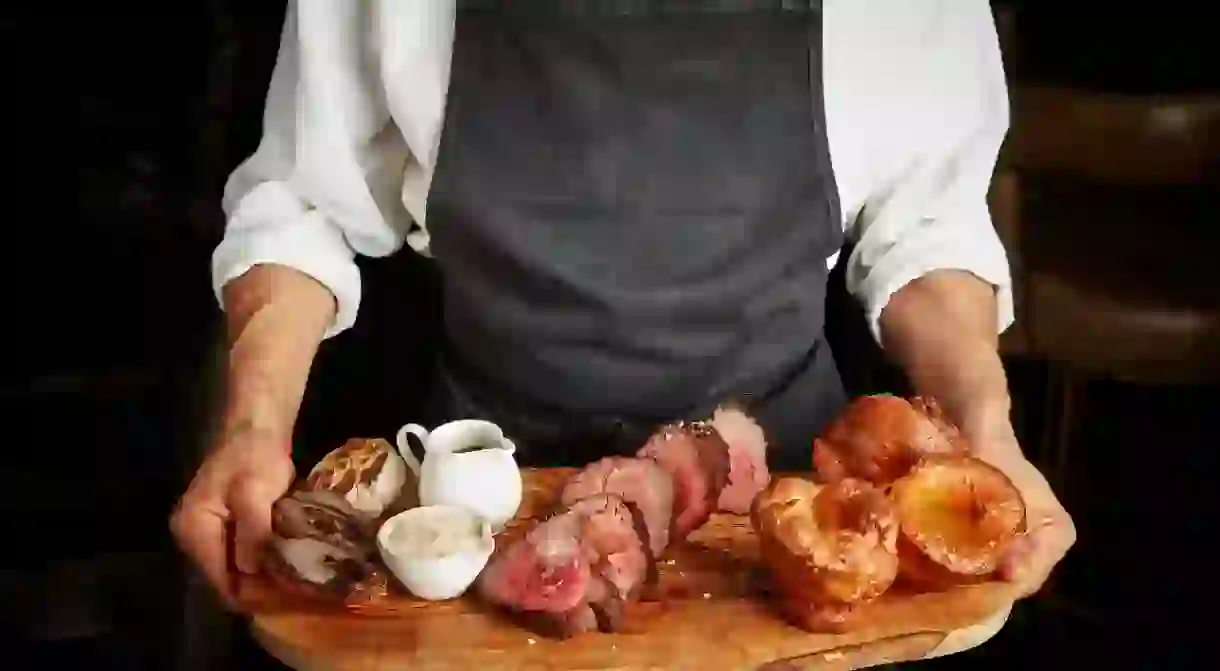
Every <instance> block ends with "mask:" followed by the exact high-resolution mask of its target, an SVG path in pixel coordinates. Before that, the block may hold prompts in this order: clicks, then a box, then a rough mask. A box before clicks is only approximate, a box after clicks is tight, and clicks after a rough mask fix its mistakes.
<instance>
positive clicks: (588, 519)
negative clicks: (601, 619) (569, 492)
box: [568, 494, 656, 604]
mask: <svg viewBox="0 0 1220 671" xmlns="http://www.w3.org/2000/svg"><path fill="white" fill-rule="evenodd" d="M568 510H569V511H570V512H571V513H575V514H577V515H580V516H581V517H582V519H583V521H584V524H583V534H582V538H583V541H584V546H585V552H586V554H585V556H586V557H587V558H588V560H589V565H590V567H591V568H592V570H593V572H594V574H595V575H598V576H600V577H601V578H604V579H605V580H606V581H607V583H608V587H609V588H611V592H612V593H611V594H610V595H609V596H611V597H614V598H618V599H622V600H626V599H631V598H634V597H636V596H637V595H638V594H639V590H640V589H641V588H643V587H644V586H645V585H646V584H648V583H649V582H653V581H655V579H656V559H655V558H654V557H653V554H652V549H651V548H650V546H649V544H648V530H647V527H646V525H645V523H644V519H643V515H642V514H641V513H640V512H639V510H638V509H637V508H635V507H634V506H632V505H631V504H630V503H628V502H627V501H625V500H623V498H622V497H620V496H617V495H615V494H597V495H594V496H590V497H587V498H584V499H581V500H579V501H577V502H575V503H573V504H572V505H571V506H570V507H569V508H568ZM597 587H599V586H597V585H595V586H594V588H595V589H596V588H597ZM588 596H589V598H588V601H589V603H590V604H597V603H600V602H601V601H603V599H601V598H597V597H599V596H600V595H598V594H594V593H592V592H590V594H589V595H588Z"/></svg>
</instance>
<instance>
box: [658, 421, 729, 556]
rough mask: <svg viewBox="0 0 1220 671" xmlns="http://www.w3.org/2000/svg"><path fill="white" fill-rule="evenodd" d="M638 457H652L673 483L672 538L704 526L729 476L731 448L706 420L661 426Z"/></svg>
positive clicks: (674, 539) (682, 536)
mask: <svg viewBox="0 0 1220 671" xmlns="http://www.w3.org/2000/svg"><path fill="white" fill-rule="evenodd" d="M637 456H640V457H647V458H649V459H653V460H654V461H656V462H657V464H659V465H660V466H661V467H662V468H664V469H665V470H666V471H668V472H669V475H670V477H671V478H672V479H673V484H674V519H673V522H672V523H671V525H670V541H671V542H672V541H682V540H685V539H686V537H687V536H689V535H690V534H691V532H692V531H694V530H695V529H698V528H699V527H701V526H703V524H704V523H705V522H707V520H708V518H709V517H710V516H711V514H712V511H713V510H715V507H716V501H717V499H719V498H720V493H721V492H722V491H723V490H724V486H725V484H726V483H727V481H728V477H729V447H728V445H726V444H725V442H724V440H723V439H722V438H721V437H720V434H718V433H716V430H715V429H714V428H712V425H711V424H708V423H706V422H679V423H674V424H669V425H666V426H664V427H662V428H661V429H660V430H659V431H657V432H656V433H655V434H653V435H652V437H651V438H649V439H648V442H647V443H646V444H645V445H644V447H642V448H641V449H640V451H639V452H638V453H637Z"/></svg>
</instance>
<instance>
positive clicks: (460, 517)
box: [385, 507, 484, 559]
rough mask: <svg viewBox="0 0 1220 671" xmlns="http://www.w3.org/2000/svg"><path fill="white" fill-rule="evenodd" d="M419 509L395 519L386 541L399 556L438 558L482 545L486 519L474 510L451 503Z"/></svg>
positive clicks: (476, 550)
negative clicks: (458, 507) (469, 511)
mask: <svg viewBox="0 0 1220 671" xmlns="http://www.w3.org/2000/svg"><path fill="white" fill-rule="evenodd" d="M415 513H416V514H414V515H411V516H409V517H405V518H399V519H396V520H393V521H392V522H391V523H393V524H394V526H393V528H391V529H390V530H389V533H388V534H386V536H385V543H386V549H387V550H389V551H390V552H391V553H393V554H394V555H395V556H396V557H399V558H401V559H437V558H440V557H447V556H449V555H453V554H459V553H466V552H478V551H479V550H480V549H481V548H482V545H483V542H484V540H483V535H482V522H481V520H480V519H479V518H478V517H477V516H475V515H474V514H473V513H468V512H465V511H463V510H460V509H457V508H448V507H444V508H436V509H428V510H424V509H416V511H415Z"/></svg>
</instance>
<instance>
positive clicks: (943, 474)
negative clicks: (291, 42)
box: [889, 455, 1025, 589]
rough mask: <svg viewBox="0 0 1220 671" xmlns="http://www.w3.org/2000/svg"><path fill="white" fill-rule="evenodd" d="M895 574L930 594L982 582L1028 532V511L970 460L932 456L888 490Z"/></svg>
mask: <svg viewBox="0 0 1220 671" xmlns="http://www.w3.org/2000/svg"><path fill="white" fill-rule="evenodd" d="M889 496H890V500H891V501H892V502H893V504H894V509H895V510H896V511H897V513H898V519H899V520H900V523H899V534H898V560H899V571H900V573H901V574H902V576H903V578H904V579H907V580H909V581H910V582H912V583H914V584H916V585H919V586H922V587H926V588H930V589H943V588H945V587H949V586H953V585H961V584H968V583H974V582H981V581H983V580H986V579H988V578H989V577H990V576H991V575H992V574H994V573H995V571H996V569H997V568H998V566H999V563H1000V559H1001V557H1003V555H1004V552H1005V551H1006V550H1007V549H1008V546H1009V544H1010V543H1011V542H1012V540H1013V539H1014V538H1015V537H1016V536H1017V535H1018V534H1020V533H1022V532H1024V530H1025V503H1024V501H1023V500H1022V499H1021V494H1020V492H1019V491H1018V490H1017V488H1016V486H1014V485H1013V483H1012V481H1010V480H1009V479H1008V477H1007V476H1005V475H1004V474H1003V473H1002V472H1000V470H999V469H997V468H995V467H994V466H992V465H990V464H988V463H987V462H985V461H982V460H980V459H976V458H974V457H968V456H946V455H940V456H931V457H925V458H924V459H923V460H921V461H920V462H919V463H918V464H917V465H916V466H915V467H914V468H913V469H912V470H911V472H910V473H908V474H907V475H905V476H903V477H902V478H899V479H898V480H897V481H895V482H894V483H893V485H892V486H891V487H890V493H889Z"/></svg>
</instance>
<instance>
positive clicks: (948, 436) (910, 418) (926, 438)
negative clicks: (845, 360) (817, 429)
mask: <svg viewBox="0 0 1220 671" xmlns="http://www.w3.org/2000/svg"><path fill="white" fill-rule="evenodd" d="M966 451H967V447H966V443H965V440H964V439H963V438H962V436H961V434H960V433H959V432H958V430H957V428H956V427H955V426H954V425H953V423H952V422H950V421H949V419H948V418H947V417H946V416H945V414H944V413H943V412H942V411H941V409H940V406H939V405H937V403H936V401H934V400H932V399H930V398H922V397H915V398H912V399H911V400H909V401H908V400H907V399H904V398H901V397H898V396H889V395H885V394H879V395H875V396H861V397H859V398H857V399H855V400H853V401H852V402H851V403H850V404H848V406H847V408H846V409H844V410H843V412H842V414H840V415H839V417H838V418H837V419H835V421H833V422H831V424H830V425H829V426H827V427H826V429H825V430H824V431H823V432H822V435H821V437H820V438H818V439H817V440H815V441H814V443H813V465H814V468H815V469H816V470H817V473H818V475H819V476H820V477H821V479H822V480H824V481H826V482H836V481H838V480H841V479H843V478H860V479H862V480H867V481H869V482H871V483H873V484H876V485H886V484H889V483H891V482H893V481H894V480H897V479H898V478H900V477H902V476H903V475H906V473H907V472H908V471H910V470H911V468H912V467H914V466H915V464H916V463H918V462H919V459H920V458H921V457H923V456H925V455H929V454H964V453H966Z"/></svg>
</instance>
